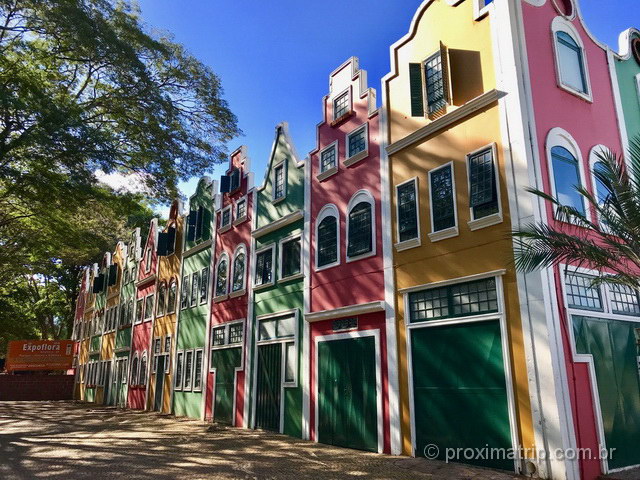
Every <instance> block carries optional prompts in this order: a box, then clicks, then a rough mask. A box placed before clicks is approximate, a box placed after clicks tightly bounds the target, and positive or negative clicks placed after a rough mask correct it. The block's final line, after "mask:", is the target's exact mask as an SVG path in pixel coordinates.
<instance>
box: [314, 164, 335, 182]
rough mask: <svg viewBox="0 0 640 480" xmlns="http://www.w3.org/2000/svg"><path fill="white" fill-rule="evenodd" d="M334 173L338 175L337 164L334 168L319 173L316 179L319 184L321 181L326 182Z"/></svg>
mask: <svg viewBox="0 0 640 480" xmlns="http://www.w3.org/2000/svg"><path fill="white" fill-rule="evenodd" d="M336 173H338V165H337V164H336V166H335V167H331V168H330V169H328V170H325V171H324V172H322V173H319V174H318V175H316V178H317V179H318V181H319V182H322V181H323V180H326V179H327V178H329V177H332V176H334V175H335V174H336Z"/></svg>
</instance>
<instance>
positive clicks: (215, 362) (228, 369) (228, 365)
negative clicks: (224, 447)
mask: <svg viewBox="0 0 640 480" xmlns="http://www.w3.org/2000/svg"><path fill="white" fill-rule="evenodd" d="M241 361H242V350H241V349H240V348H225V349H222V350H214V351H213V352H211V367H212V368H215V372H216V373H215V382H216V383H215V387H214V388H215V391H214V397H213V420H214V421H216V422H220V423H226V424H229V425H231V424H233V394H234V392H235V388H236V384H235V378H236V368H237V367H240V366H241Z"/></svg>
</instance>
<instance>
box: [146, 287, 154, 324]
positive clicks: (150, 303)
mask: <svg viewBox="0 0 640 480" xmlns="http://www.w3.org/2000/svg"><path fill="white" fill-rule="evenodd" d="M154 297H155V296H154V294H153V293H152V294H151V295H147V298H145V301H144V319H145V320H151V318H152V317H153V301H154Z"/></svg>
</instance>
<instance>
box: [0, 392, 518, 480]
mask: <svg viewBox="0 0 640 480" xmlns="http://www.w3.org/2000/svg"><path fill="white" fill-rule="evenodd" d="M36 478H46V479H58V478H59V479H64V480H74V479H80V478H83V479H84V478H88V479H90V480H101V479H112V478H127V479H141V480H142V479H149V480H165V479H166V480H168V479H174V478H179V479H181V480H182V479H207V480H212V479H271V478H274V479H295V480H301V479H313V480H324V479H360V478H368V479H430V480H445V479H473V480H513V479H519V478H522V477H518V476H516V475H510V474H506V473H503V472H496V471H493V470H487V469H482V468H472V467H467V466H463V465H452V464H449V465H447V464H444V463H442V462H436V461H428V460H425V459H412V458H405V457H391V456H386V455H378V454H373V453H365V452H358V451H355V450H348V449H343V448H335V447H329V446H326V445H321V444H317V443H313V442H307V441H302V440H296V439H291V438H289V437H285V436H283V435H276V434H269V433H264V432H256V431H251V430H242V429H233V428H220V427H217V426H214V425H211V424H203V423H201V422H198V421H194V420H185V419H176V418H174V417H170V416H166V415H165V416H162V415H158V414H152V413H141V412H133V411H117V410H114V409H113V408H104V407H95V408H94V407H93V406H91V405H88V404H75V403H72V402H0V479H2V480H31V479H36Z"/></svg>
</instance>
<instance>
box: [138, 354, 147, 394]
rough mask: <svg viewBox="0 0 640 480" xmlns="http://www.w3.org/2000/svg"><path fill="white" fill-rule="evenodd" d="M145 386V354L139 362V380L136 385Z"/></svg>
mask: <svg viewBox="0 0 640 480" xmlns="http://www.w3.org/2000/svg"><path fill="white" fill-rule="evenodd" d="M146 384H147V352H144V353H143V354H142V359H141V360H140V378H139V380H138V385H142V386H145V385H146Z"/></svg>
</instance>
